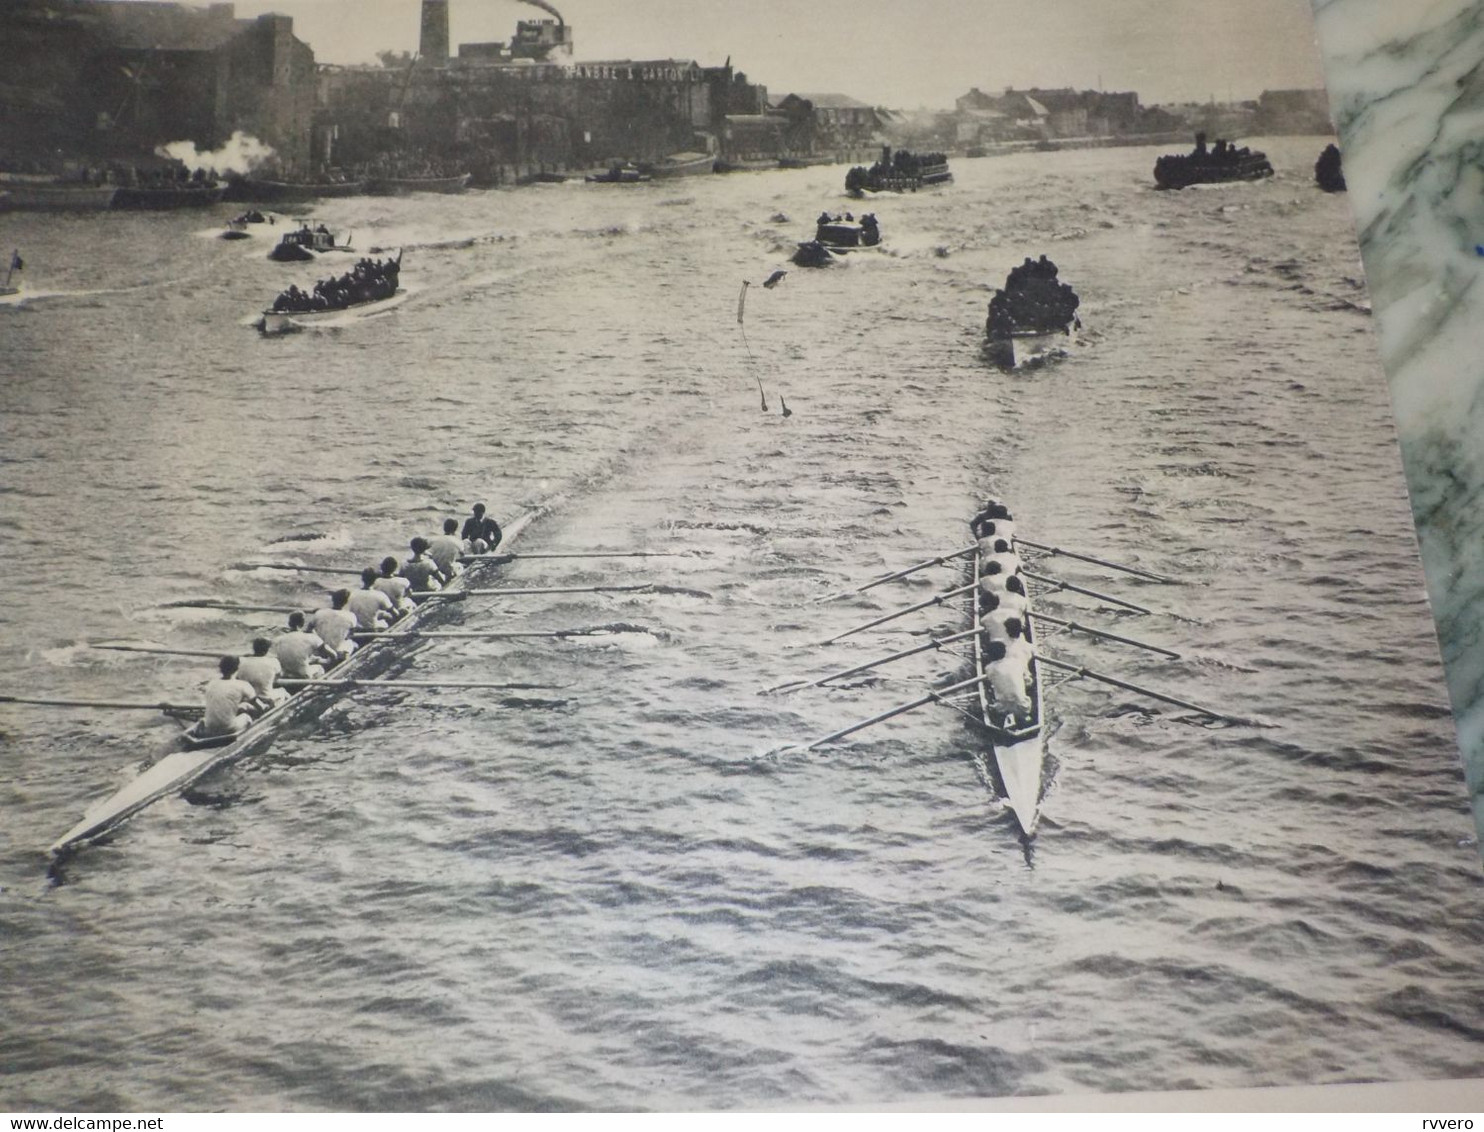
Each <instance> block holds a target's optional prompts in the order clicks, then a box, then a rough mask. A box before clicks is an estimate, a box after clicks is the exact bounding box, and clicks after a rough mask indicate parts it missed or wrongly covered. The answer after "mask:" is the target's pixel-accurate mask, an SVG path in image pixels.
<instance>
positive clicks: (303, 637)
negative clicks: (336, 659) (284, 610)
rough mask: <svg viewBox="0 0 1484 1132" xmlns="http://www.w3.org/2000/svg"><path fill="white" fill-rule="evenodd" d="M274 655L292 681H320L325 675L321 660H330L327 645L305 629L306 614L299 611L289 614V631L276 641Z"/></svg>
mask: <svg viewBox="0 0 1484 1132" xmlns="http://www.w3.org/2000/svg"><path fill="white" fill-rule="evenodd" d="M273 655H274V657H276V658H277V660H278V663H279V664H281V665H282V666H283V674H284V675H285V676H287V677H288V678H289V679H291V680H318V679H319V678H320V677H321V676H323V675H324V674H325V669H324V665H323V664H321V663H320V661H321V659H329V658H328V656H327V655H326V650H325V643H324V642H323V641H322V640H320V639H319V638H318V637H317V636H315V635H314V634H313V633H310V632H308V631H307V630H306V629H305V628H304V614H302V613H299V612H297V611H295V612H293V613H290V614H289V631H288V632H287V633H284V634H283V635H282V636H280V637H278V638H277V639H276V640H274V642H273Z"/></svg>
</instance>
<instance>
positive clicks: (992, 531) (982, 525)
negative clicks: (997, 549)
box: [969, 500, 1015, 546]
mask: <svg viewBox="0 0 1484 1132" xmlns="http://www.w3.org/2000/svg"><path fill="white" fill-rule="evenodd" d="M969 529H970V530H971V531H973V532H974V535H975V537H976V538H981V539H984V538H988V539H998V538H1002V539H1004V540H1005V541H1006V542H1008V543H1010V545H1011V546H1014V545H1015V520H1014V519H1013V518H1012V517H1011V515H1010V509H1009V508H1008V507H1006V506H1005V505H1004V504H1003V503H999V502H996V501H995V500H990V501H989V502H988V503H986V504H985V505H984V510H983V511H980V512H979V514H977V515H975V516H974V519H973V521H972V522H971V523H970V524H969Z"/></svg>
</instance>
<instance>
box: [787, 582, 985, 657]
mask: <svg viewBox="0 0 1484 1132" xmlns="http://www.w3.org/2000/svg"><path fill="white" fill-rule="evenodd" d="M973 588H974V583H973V582H970V583H969V584H968V585H966V586H959V588H958V589H956V590H949V591H947V592H946V593H941V594H937V595H936V596H934V597H930V598H928V599H927V600H926V601H919V602H918V603H917V604H916V605H909V606H908V607H907V608H906V609H899V610H897V611H896V612H895V613H888V614H887V615H886V616H885V617H878V618H876V619H875V620H874V621H867V622H866V623H865V624H864V625H857V626H856V627H855V628H854V629H846V630H845V632H843V633H836V634H835V635H834V636H833V637H826V638H825V639H824V640H822V641H815V642H813V643H814V644H816V645H829V644H834V642H836V641H838V640H840V639H841V638H842V637H849V636H853V635H854V634H856V633H861V632H864V631H865V630H867V629H874V628H875V627H876V626H877V625H883V624H885V623H886V622H888V621H895V620H896V619H897V618H898V617H905V616H907V614H909V613H916V612H917V611H918V610H919V609H926V608H927V607H928V606H930V605H942V604H943V603H944V602H945V601H947V600H948V599H949V598H951V597H958V596H959V594H966V593H968V592H969V591H970V590H972V589H973Z"/></svg>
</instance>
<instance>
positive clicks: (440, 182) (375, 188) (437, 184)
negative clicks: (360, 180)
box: [366, 173, 473, 197]
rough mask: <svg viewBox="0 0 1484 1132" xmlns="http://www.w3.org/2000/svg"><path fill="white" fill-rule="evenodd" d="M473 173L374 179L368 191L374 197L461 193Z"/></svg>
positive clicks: (367, 183) (369, 183)
mask: <svg viewBox="0 0 1484 1132" xmlns="http://www.w3.org/2000/svg"><path fill="white" fill-rule="evenodd" d="M471 176H473V174H472V173H455V174H454V175H453V176H452V177H372V178H371V179H370V180H368V181H367V182H366V191H367V192H368V193H371V194H373V195H374V196H398V197H400V196H406V195H407V194H408V193H461V192H463V191H464V188H465V186H467V185H468V184H469V178H470V177H471Z"/></svg>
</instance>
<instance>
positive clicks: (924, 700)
mask: <svg viewBox="0 0 1484 1132" xmlns="http://www.w3.org/2000/svg"><path fill="white" fill-rule="evenodd" d="M988 679H989V675H988V674H985V675H982V676H973V677H970V678H969V679H968V680H961V681H959V682H958V683H957V684H949V685H948V686H947V687H944V688H934V689H933V690H932V691H931V692H929V693H928V694H927V695H925V696H920V697H919V698H917V699H915V700H913V701H912V702H911V703H906V704H898V705H897V706H896V707H894V708H891V709H889V710H887V711H884V712H882V713H881V714H880V715H873V716H872V717H871V718H870V719H863V720H861V721H860V722H859V723H852V724H851V725H850V726H849V727H842V728H840V730H839V731H831V732H830V733H829V734H828V735H825V736H822V737H821V738H818V739H815V740H814V741H813V742H812V743H805V744H804V745H803V746H794V747H785V748H784V750H785V751H812V750H814V748H815V747H822V746H824V744H826V743H829V742H831V741H833V740H835V739H843V738H844V737H845V736H846V735H851V734H854V733H855V732H857V731H861V730H864V729H865V728H867V727H870V726H871V725H872V724H875V723H880V722H882V721H883V720H887V719H891V718H892V717H893V716H897V715H902V714H903V713H905V712H909V711H911V710H912V709H913V708H920V707H922V705H923V704H930V703H933V702H935V701H937V700H941V699H942V698H943V697H944V696H946V695H949V694H951V693H953V692H961V691H963V689H965V688H972V687H973V686H974V685H975V684H982V683H984V681H986V680H988Z"/></svg>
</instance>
